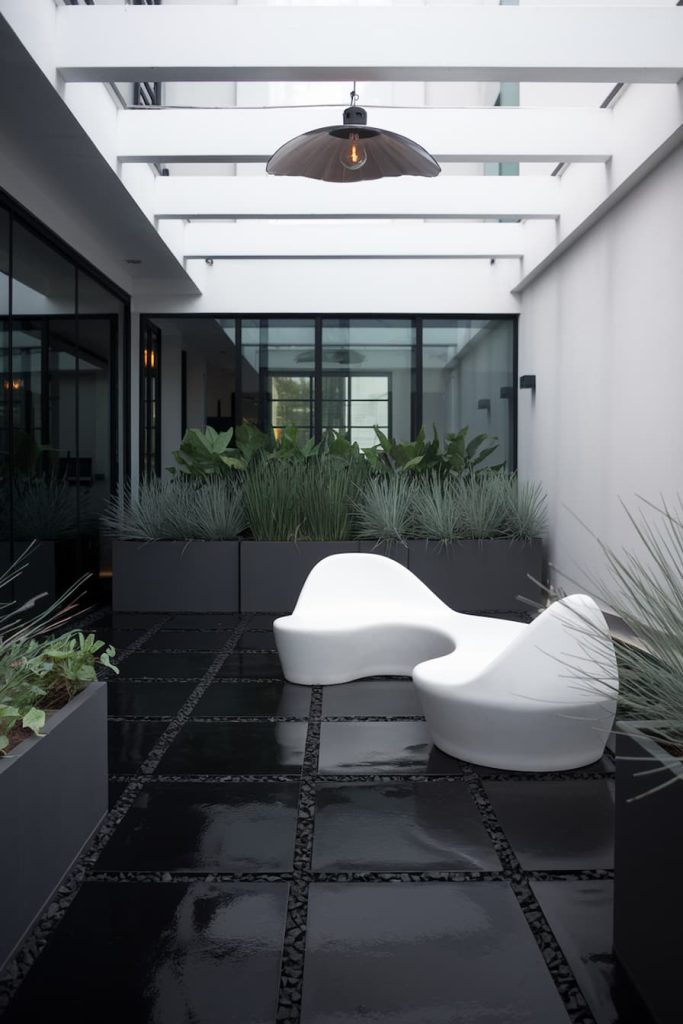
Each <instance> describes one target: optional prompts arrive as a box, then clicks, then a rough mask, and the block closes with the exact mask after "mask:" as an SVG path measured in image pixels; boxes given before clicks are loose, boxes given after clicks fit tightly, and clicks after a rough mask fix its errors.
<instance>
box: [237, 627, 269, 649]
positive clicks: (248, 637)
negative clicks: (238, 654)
mask: <svg viewBox="0 0 683 1024" xmlns="http://www.w3.org/2000/svg"><path fill="white" fill-rule="evenodd" d="M235 648H236V650H238V651H274V650H275V637H274V636H273V631H272V629H245V631H244V633H242V636H241V637H240V638H239V640H238V641H237V643H236V645H235Z"/></svg>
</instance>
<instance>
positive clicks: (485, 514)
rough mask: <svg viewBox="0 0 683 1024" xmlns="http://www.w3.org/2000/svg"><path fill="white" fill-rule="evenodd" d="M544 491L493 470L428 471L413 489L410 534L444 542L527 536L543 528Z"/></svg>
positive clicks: (536, 485)
mask: <svg viewBox="0 0 683 1024" xmlns="http://www.w3.org/2000/svg"><path fill="white" fill-rule="evenodd" d="M545 502H546V499H545V494H544V492H543V490H542V488H541V487H540V485H538V484H533V483H530V484H519V483H518V481H517V479H516V477H515V476H513V475H510V474H508V473H500V472H497V471H495V470H485V471H482V472H479V473H472V474H463V475H457V476H456V475H451V476H447V477H441V476H438V475H437V474H429V475H428V476H424V477H422V478H421V479H419V480H418V481H416V483H415V486H414V489H413V491H412V515H411V520H412V523H411V530H412V534H411V535H412V536H415V537H424V538H427V539H432V540H440V541H443V542H447V541H452V540H487V539H492V538H496V537H502V538H509V539H515V540H529V539H531V538H532V537H538V536H541V535H542V534H543V532H544V531H545V524H546V512H545Z"/></svg>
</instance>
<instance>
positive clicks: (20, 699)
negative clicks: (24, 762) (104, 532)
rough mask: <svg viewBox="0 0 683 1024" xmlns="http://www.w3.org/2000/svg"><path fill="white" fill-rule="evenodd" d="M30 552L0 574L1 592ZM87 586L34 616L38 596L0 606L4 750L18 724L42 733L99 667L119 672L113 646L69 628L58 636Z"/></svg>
mask: <svg viewBox="0 0 683 1024" xmlns="http://www.w3.org/2000/svg"><path fill="white" fill-rule="evenodd" d="M31 550H32V548H31V547H30V548H29V549H28V550H27V552H26V553H25V554H24V555H23V556H22V557H21V558H20V559H18V560H17V561H16V562H15V563H14V564H13V565H12V566H10V568H9V569H8V570H7V571H6V572H5V573H3V574H2V576H0V589H2V588H3V587H7V586H9V585H10V584H11V583H12V582H13V581H15V580H17V579H19V577H20V576H21V574H22V572H23V571H24V570H25V568H26V565H27V560H28V558H30V554H31ZM83 582H84V581H83V580H79V581H78V582H77V583H75V584H74V585H73V586H72V587H70V588H69V590H68V591H67V592H66V593H65V594H64V595H63V596H62V597H61V598H60V599H59V600H58V601H56V602H55V603H54V604H52V605H50V607H49V608H46V609H45V610H43V611H42V612H39V613H37V614H35V615H29V613H30V612H31V611H32V608H33V605H34V603H35V600H36V598H34V599H33V600H32V601H29V602H27V603H26V604H25V605H23V606H21V607H19V608H17V607H15V605H14V604H13V603H5V604H2V605H0V752H5V751H6V750H7V748H8V747H9V742H10V741H9V733H10V732H11V731H12V729H14V728H15V727H16V726H18V725H21V726H22V727H23V728H25V729H30V730H31V731H32V732H34V733H35V734H36V735H40V734H41V730H42V728H43V726H44V725H45V709H46V708H47V709H49V708H56V707H61V706H62V705H63V704H64V703H66V702H67V701H68V700H69V699H70V698H71V697H72V696H74V694H76V693H78V692H79V691H80V690H82V689H83V688H84V687H85V686H86V685H87V684H88V683H89V682H92V681H93V680H94V679H95V678H96V666H97V665H98V664H100V665H102V666H105V667H106V668H110V669H112V670H113V671H114V672H117V671H118V670H117V669H116V668H115V666H114V665H113V663H112V660H111V659H112V658H113V657H114V655H115V653H116V652H115V651H114V648H113V647H109V646H106V645H105V644H104V643H103V642H102V641H100V640H97V639H96V638H95V636H94V635H93V634H89V635H87V636H84V635H83V634H82V633H80V632H78V631H75V630H70V631H68V632H66V633H62V634H61V635H59V634H58V635H55V633H56V631H57V630H58V629H60V628H61V627H62V626H63V625H64V624H65V623H66V622H67V621H68V619H69V618H71V616H72V615H73V613H74V610H75V607H76V605H75V603H74V601H73V598H74V596H75V594H76V592H77V591H78V590H79V588H80V587H81V585H82V583H83ZM39 596H43V595H39Z"/></svg>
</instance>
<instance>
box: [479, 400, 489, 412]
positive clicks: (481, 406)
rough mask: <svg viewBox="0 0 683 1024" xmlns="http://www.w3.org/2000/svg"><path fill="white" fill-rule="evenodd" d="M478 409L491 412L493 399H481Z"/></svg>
mask: <svg viewBox="0 0 683 1024" xmlns="http://www.w3.org/2000/svg"><path fill="white" fill-rule="evenodd" d="M477 409H485V410H486V412H491V399H490V398H480V399H479V401H478V402H477Z"/></svg>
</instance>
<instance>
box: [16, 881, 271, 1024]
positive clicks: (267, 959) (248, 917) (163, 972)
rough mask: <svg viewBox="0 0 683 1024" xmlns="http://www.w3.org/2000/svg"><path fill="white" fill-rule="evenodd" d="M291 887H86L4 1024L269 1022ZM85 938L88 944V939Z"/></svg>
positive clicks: (132, 884)
mask: <svg viewBox="0 0 683 1024" xmlns="http://www.w3.org/2000/svg"><path fill="white" fill-rule="evenodd" d="M286 901H287V886H286V884H284V883H275V884H265V883H264V884H258V885H255V884H251V885H247V884H237V883H230V884H220V883H217V882H215V883H207V882H195V883H193V884H189V885H186V884H179V883H173V884H166V885H162V884H157V885H155V884H150V883H142V882H129V883H125V884H112V883H105V882H87V883H86V884H85V885H84V886H83V888H82V890H81V891H80V893H79V894H78V896H77V897H76V899H75V901H74V903H73V905H72V906H71V908H70V909H69V911H68V913H67V915H66V917H65V919H64V921H63V922H62V923H61V925H60V926H59V928H58V929H57V931H56V933H55V935H54V937H53V939H52V940H51V942H50V943H49V945H48V947H47V949H46V950H45V952H44V953H43V954H42V956H41V957H40V958H39V960H38V961H37V962H36V965H35V966H34V968H33V970H32V971H31V973H30V974H29V976H28V978H27V979H26V981H25V983H24V984H23V985H22V987H21V988H20V989H19V992H18V995H17V997H16V998H15V1000H14V1001H13V1003H12V1004H11V1006H10V1009H9V1010H8V1012H7V1017H6V1018H3V1024H5V1021H7V1024H19V1022H22V1024H27V1022H29V1021H39V1020H47V1019H50V1018H51V1017H54V1015H55V1007H59V1014H58V1016H59V1018H60V1019H61V1020H65V1021H69V1022H71V1024H92V1022H93V1021H125V1022H126V1024H149V1022H156V1024H184V1022H190V1021H192V1024H272V1022H273V1021H274V1019H275V1012H276V1006H277V997H278V983H279V969H280V947H281V943H282V936H283V933H284V925H285V913H286ZM86 936H87V938H86Z"/></svg>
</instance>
